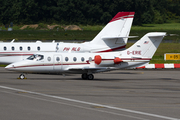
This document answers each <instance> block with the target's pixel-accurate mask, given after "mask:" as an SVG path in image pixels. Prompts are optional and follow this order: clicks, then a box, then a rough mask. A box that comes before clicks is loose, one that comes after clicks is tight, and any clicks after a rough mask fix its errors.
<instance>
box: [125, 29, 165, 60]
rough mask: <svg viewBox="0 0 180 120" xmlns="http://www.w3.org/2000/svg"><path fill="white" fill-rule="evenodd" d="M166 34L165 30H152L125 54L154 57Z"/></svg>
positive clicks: (133, 56)
mask: <svg viewBox="0 0 180 120" xmlns="http://www.w3.org/2000/svg"><path fill="white" fill-rule="evenodd" d="M164 36H166V33H165V32H151V33H147V34H146V35H144V36H143V37H142V38H141V39H140V40H139V41H137V42H136V43H135V44H134V45H132V46H131V47H130V48H128V49H127V50H125V51H123V52H122V53H123V55H124V54H125V56H129V57H132V58H150V59H151V58H152V57H153V55H154V53H155V52H156V50H157V48H158V47H159V44H160V43H161V41H162V39H163V38H164Z"/></svg>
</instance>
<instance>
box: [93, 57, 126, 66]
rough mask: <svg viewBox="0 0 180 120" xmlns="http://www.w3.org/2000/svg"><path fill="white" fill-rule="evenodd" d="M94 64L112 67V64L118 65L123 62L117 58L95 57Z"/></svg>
mask: <svg viewBox="0 0 180 120" xmlns="http://www.w3.org/2000/svg"><path fill="white" fill-rule="evenodd" d="M94 62H95V63H96V65H113V64H119V63H121V62H123V61H122V60H121V59H120V58H119V57H115V58H114V57H111V58H106V57H103V56H100V55H96V56H95V57H94Z"/></svg>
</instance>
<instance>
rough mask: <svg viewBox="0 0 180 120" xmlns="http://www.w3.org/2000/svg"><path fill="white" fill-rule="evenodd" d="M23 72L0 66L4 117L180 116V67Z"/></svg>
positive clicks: (173, 119) (0, 115)
mask: <svg viewBox="0 0 180 120" xmlns="http://www.w3.org/2000/svg"><path fill="white" fill-rule="evenodd" d="M19 75H20V73H16V72H11V71H6V70H4V68H3V67H0V119H1V120H180V69H168V70H162V69H153V70H117V71H111V72H105V73H98V74H94V76H95V79H94V80H82V79H81V75H79V74H75V75H67V76H61V75H47V74H28V75H26V77H27V79H24V80H21V79H17V78H18V76H19Z"/></svg>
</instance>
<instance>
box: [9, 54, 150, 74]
mask: <svg viewBox="0 0 180 120" xmlns="http://www.w3.org/2000/svg"><path fill="white" fill-rule="evenodd" d="M120 54H121V52H111V53H68V54H67V53H57V52H53V53H38V55H41V56H43V59H41V60H38V59H31V60H29V59H27V60H23V61H20V62H16V63H12V64H10V65H8V66H7V67H6V69H8V70H13V71H19V72H30V73H80V74H81V73H83V72H84V73H86V72H88V71H89V72H92V73H96V72H102V71H109V70H113V69H115V68H116V69H119V68H121V69H123V68H135V67H138V66H142V65H144V64H146V63H148V62H149V60H150V59H151V58H140V59H138V58H132V57H131V56H130V55H129V56H120ZM95 56H101V60H100V63H99V64H96V59H95ZM115 58H120V59H121V60H122V62H119V63H115V62H114V59H115ZM87 70H88V71H87Z"/></svg>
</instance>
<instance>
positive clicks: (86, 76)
mask: <svg viewBox="0 0 180 120" xmlns="http://www.w3.org/2000/svg"><path fill="white" fill-rule="evenodd" d="M81 78H82V79H83V80H87V79H88V80H93V79H94V75H93V74H87V73H83V74H82V75H81Z"/></svg>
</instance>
